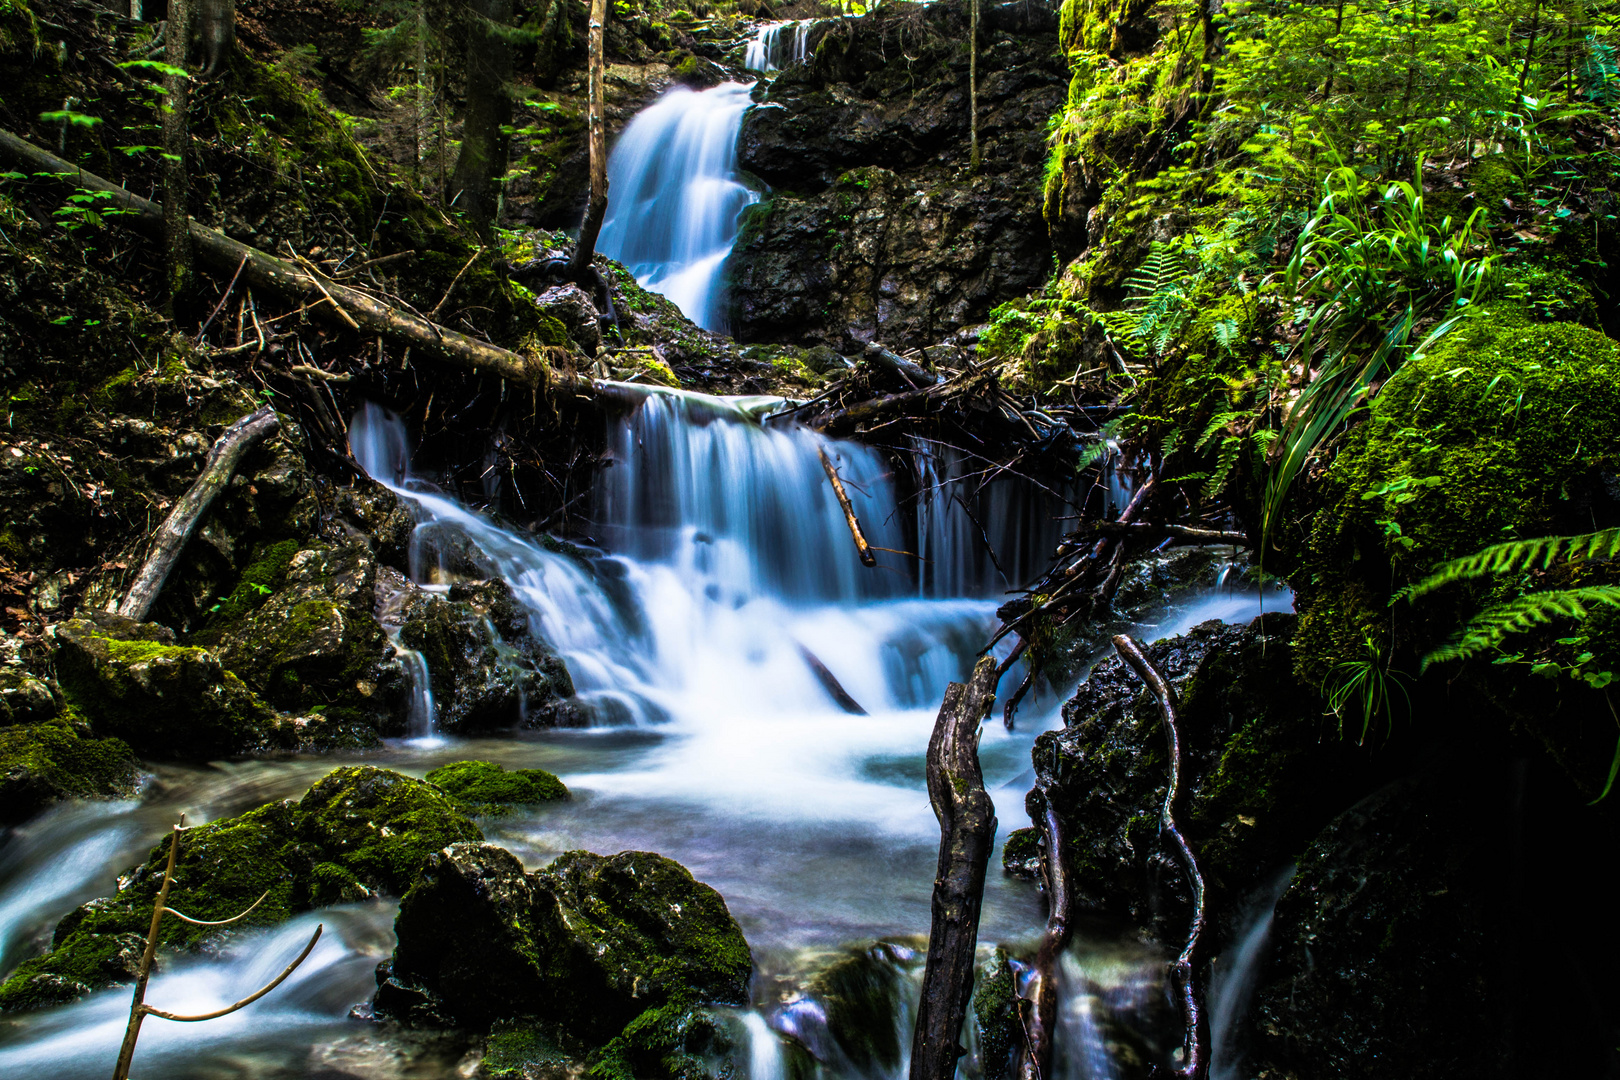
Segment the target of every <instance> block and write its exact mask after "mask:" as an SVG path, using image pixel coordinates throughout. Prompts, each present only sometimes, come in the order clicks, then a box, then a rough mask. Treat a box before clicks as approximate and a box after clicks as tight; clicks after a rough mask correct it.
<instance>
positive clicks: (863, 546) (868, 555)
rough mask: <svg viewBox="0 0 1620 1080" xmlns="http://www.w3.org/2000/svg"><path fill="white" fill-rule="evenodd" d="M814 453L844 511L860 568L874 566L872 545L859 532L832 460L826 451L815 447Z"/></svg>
mask: <svg viewBox="0 0 1620 1080" xmlns="http://www.w3.org/2000/svg"><path fill="white" fill-rule="evenodd" d="M816 453H818V454H820V455H821V468H822V470H823V471H824V472H826V474H827V479H828V480H829V481H831V482H832V489H833V494H834V495H836V496H838V505H839V506H841V507H843V509H844V522H845V523H846V524H847V525H849V534H850V535H851V536H853V537H854V538H855V550H856V551H858V552H860V554H861V565H862V566H876V565H877V556H876V555H874V554H872V545H871V544H868V543H867V542H866V535H865V534H864V533H862V532H861V523H860V521H859V519H857V518H856V517H855V507H853V506H851V505H850V502H849V495H848V493H846V492H845V491H844V482H843V481H842V480H840V479H839V478H838V470H837V469H835V468H834V467H833V463H832V459H831V458H829V457H828V456H827V451H826V450H825V449H824V448H822V447H819V446H818V447H816Z"/></svg>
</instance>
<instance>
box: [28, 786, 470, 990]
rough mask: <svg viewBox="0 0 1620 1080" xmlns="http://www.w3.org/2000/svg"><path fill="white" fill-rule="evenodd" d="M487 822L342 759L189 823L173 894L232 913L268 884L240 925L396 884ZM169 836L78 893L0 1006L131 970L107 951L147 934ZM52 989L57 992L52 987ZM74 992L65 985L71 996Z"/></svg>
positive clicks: (196, 939)
mask: <svg viewBox="0 0 1620 1080" xmlns="http://www.w3.org/2000/svg"><path fill="white" fill-rule="evenodd" d="M482 838H483V834H482V833H481V832H480V831H479V829H478V826H477V825H475V824H473V822H472V820H471V819H470V818H468V817H467V816H466V814H464V813H462V811H461V809H460V808H459V807H458V806H457V805H456V803H455V802H454V801H453V800H452V799H451V798H450V797H449V796H448V795H446V794H445V793H444V792H443V791H441V790H440V789H439V788H437V787H435V786H434V785H432V784H429V783H427V782H425V781H422V780H416V779H413V778H412V777H408V776H402V775H400V774H399V773H395V772H390V771H388V770H386V769H377V768H373V767H370V766H348V767H345V768H341V769H336V770H334V771H333V772H331V773H329V774H328V775H327V776H326V777H325V778H323V779H322V780H320V781H319V782H318V783H316V784H315V785H314V786H313V787H311V788H310V789H309V791H308V792H306V793H305V795H304V796H303V798H302V799H300V800H298V801H297V802H294V801H292V800H288V801H286V802H279V803H270V804H268V805H265V806H261V807H259V808H258V809H256V810H251V811H249V812H248V813H246V814H242V815H240V816H238V817H234V818H226V819H225V820H223V821H216V822H211V823H209V824H207V825H202V826H199V827H197V828H195V829H191V830H188V831H187V832H186V833H185V834H184V835H183V836H182V838H181V841H180V856H179V859H178V860H177V861H176V863H175V872H174V880H173V884H172V885H171V887H170V892H169V904H170V906H171V907H174V908H175V909H177V910H179V911H183V912H185V913H186V914H187V915H189V916H191V917H192V918H194V919H202V920H218V919H228V918H231V917H232V916H235V915H238V914H240V913H241V912H243V911H245V910H246V909H247V908H248V907H249V906H250V905H252V904H253V903H254V902H255V901H256V900H258V899H259V898H260V896H263V897H264V899H263V901H262V902H261V903H260V904H259V906H258V907H257V908H255V909H254V911H253V913H252V914H251V915H249V916H248V917H247V918H246V919H245V920H243V921H242V922H241V923H237V924H235V927H236V928H241V927H244V926H266V925H270V924H273V923H277V922H281V921H283V920H285V919H287V918H289V917H290V916H292V915H295V914H297V913H299V912H301V911H308V910H310V909H311V908H315V907H320V906H323V905H326V904H336V903H343V902H351V901H356V900H363V899H365V898H367V897H369V896H372V895H374V894H376V893H385V894H392V895H398V894H399V893H401V892H403V891H405V889H406V887H407V886H408V885H409V884H410V882H411V881H412V880H413V879H414V877H415V875H416V872H417V870H418V869H419V868H420V867H421V866H422V865H423V863H424V861H425V860H426V859H427V857H428V855H429V854H430V853H431V852H434V851H438V850H440V849H441V848H443V847H445V846H446V845H449V844H452V843H456V842H459V841H469V840H481V839H482ZM168 851H169V846H168V839H167V838H165V839H164V840H163V841H162V842H161V843H159V844H158V845H156V846H155V847H153V848H152V850H151V853H150V854H149V855H148V857H147V859H146V861H145V862H144V863H142V864H141V865H140V866H138V867H135V868H134V869H132V870H131V871H129V872H128V873H126V874H125V875H123V876H122V877H121V878H120V879H119V882H120V884H119V891H118V892H117V893H116V894H114V895H113V896H109V897H102V898H100V899H96V900H92V901H90V902H89V903H87V904H83V905H81V906H80V907H79V908H77V909H76V910H74V911H72V912H70V913H69V914H68V915H66V916H65V917H64V918H63V919H62V921H61V922H60V923H58V924H57V927H56V931H55V933H54V935H53V937H52V949H51V951H50V952H49V953H46V954H45V955H44V956H41V957H36V958H34V959H32V960H28V961H26V962H24V964H23V965H22V966H21V967H20V968H19V969H18V970H17V972H16V974H14V975H13V976H12V977H11V978H10V979H8V980H7V981H6V982H5V984H4V985H3V986H0V1010H13V1009H25V1008H34V1007H37V1006H39V1005H44V1004H53V1003H55V1002H58V1001H62V1000H71V999H72V998H73V997H77V996H79V995H81V994H83V993H85V992H88V990H90V989H95V988H97V987H100V986H105V985H107V984H108V983H111V982H118V981H124V980H126V979H127V978H128V977H129V973H128V972H126V971H125V970H124V969H123V967H121V966H119V965H118V964H111V965H110V966H109V961H108V959H107V958H108V957H112V956H121V955H122V950H123V948H124V943H126V941H127V939H128V938H130V937H134V938H135V940H136V941H137V942H139V941H141V940H143V939H144V937H145V934H146V933H147V931H148V929H149V926H150V921H151V918H152V904H153V900H154V898H155V897H156V895H157V890H158V887H159V885H160V884H161V882H162V879H163V868H164V866H165V864H166V863H167V860H168ZM162 933H163V942H164V943H165V944H167V945H175V946H186V945H190V946H195V945H198V944H200V943H202V942H205V941H206V940H208V939H209V937H210V935H211V931H210V929H209V928H207V927H198V926H193V925H192V924H190V923H184V922H181V921H180V920H178V919H173V918H170V919H166V920H165V921H164V924H163V931H162ZM53 995H54V996H53ZM64 995H65V996H64Z"/></svg>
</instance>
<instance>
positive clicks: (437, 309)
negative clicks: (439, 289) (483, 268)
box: [427, 248, 484, 322]
mask: <svg viewBox="0 0 1620 1080" xmlns="http://www.w3.org/2000/svg"><path fill="white" fill-rule="evenodd" d="M483 253H484V249H483V248H479V249H478V250H477V251H475V252H473V253H472V258H470V259H468V260H467V261H466V263H465V264H464V265H463V266H462V268H461V269H460V270H457V271H456V276H455V277H453V278H451V279H450V287H449V288H448V289H446V290H444V295H443V296H441V297H439V302H438V303H437V304H434V305H433V310H432V311H430V312H428V314H427V317H428V320H429V321H430V322H431V321H432V320H434V319H437V318H438V317H439V312H440V310H442V309H443V308H444V305H445V302H446V301H447V300H449V299H450V294H451V293H453V292H455V291H456V286H457V285H460V284H461V278H462V275H464V274H466V272H467V271H468V270H471V269H472V264H473V263H475V262H477V261H478V256H480V255H482V254H483Z"/></svg>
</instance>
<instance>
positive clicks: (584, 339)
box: [534, 283, 602, 356]
mask: <svg viewBox="0 0 1620 1080" xmlns="http://www.w3.org/2000/svg"><path fill="white" fill-rule="evenodd" d="M534 303H535V306H536V307H538V308H539V309H540V310H541V311H542V312H544V313H545V315H546V317H547V318H548V319H555V320H556V321H557V322H558V323H560V324H561V325H562V328H563V330H564V331H565V332H566V333H567V335H568V337H569V339H570V340H572V341H573V342H574V344H576V345H578V346H579V347H580V348H581V349H583V350H584V351H585V355H587V356H595V355H596V347H597V346H598V345H600V344H601V343H602V327H601V324H600V323H598V321H597V317H596V303H595V302H594V301H593V300H592V299H591V297H590V294H589V293H587V292H586V291H585V290H584V289H582V288H580V287H579V286H578V285H574V284H571V283H570V284H567V285H553V286H552V287H551V288H549V289H547V290H546V291H545V292H543V293H541V294H540V295H539V296H537V297H535V299H534ZM553 344H558V345H560V344H562V342H554V343H553Z"/></svg>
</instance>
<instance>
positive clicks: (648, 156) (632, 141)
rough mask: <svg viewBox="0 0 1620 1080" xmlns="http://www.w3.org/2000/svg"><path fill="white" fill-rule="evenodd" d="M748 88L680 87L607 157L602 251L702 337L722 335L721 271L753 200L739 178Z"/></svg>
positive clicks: (641, 117) (636, 122) (638, 119)
mask: <svg viewBox="0 0 1620 1080" xmlns="http://www.w3.org/2000/svg"><path fill="white" fill-rule="evenodd" d="M752 88H753V84H752V83H735V82H731V83H722V84H721V85H719V86H716V87H713V88H712V89H708V90H702V91H696V90H691V89H689V88H687V87H684V86H677V87H675V88H673V89H671V90H669V91H668V92H667V93H665V94H664V95H663V96H662V97H660V98H659V99H658V100H657V101H655V102H654V103H653V104H652V105H650V106H649V107H647V108H646V109H643V110H642V111H641V112H639V113H637V114H636V116H635V118H634V119H633V120H631V121H630V123H629V125H628V126H627V127H626V128H625V129H624V133H623V134H622V135H620V136H619V141H618V143H617V144H615V146H614V147H613V152H612V154H611V155H609V157H608V192H609V197H608V211H607V220H606V221H604V222H603V224H602V235H601V240H600V247H601V250H602V253H603V254H604V255H607V256H608V257H610V258H613V259H617V260H619V261H620V262H622V263H624V265H625V266H627V267H629V269H630V272H631V273H633V274H635V276H636V280H637V281H639V282H640V283H641V284H642V286H643V287H645V288H648V289H651V290H653V291H654V292H658V293H662V294H663V295H665V296H667V297H669V299H670V300H671V301H673V302H674V303H675V306H677V307H679V308H680V309H681V311H682V312H683V313H685V315H686V317H687V318H689V319H691V320H692V321H693V322H695V323H697V324H698V325H699V326H702V327H704V328H705V329H708V330H716V331H723V330H725V328H726V326H725V316H724V311H723V304H722V302H721V297H720V288H719V285H720V270H721V266H722V264H723V263H724V262H725V260H726V256H728V255H730V254H731V245H732V243H733V242H734V241H735V240H736V238H737V226H738V218H739V216H740V215H741V213H742V211H743V208H744V207H746V206H748V205H749V204H751V203H754V202H757V201H758V199H759V196H758V195H757V194H756V193H755V192H753V191H752V190H750V189H749V188H747V187H745V186H744V185H743V184H742V182H741V181H740V180H739V179H738V174H737V133H738V132H739V131H740V130H741V129H742V121H743V114H744V113H746V112H747V111H748V109H749V106H750V105H751V104H752V102H751V101H750V100H749V96H748V95H749V91H750V90H751V89H752Z"/></svg>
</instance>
